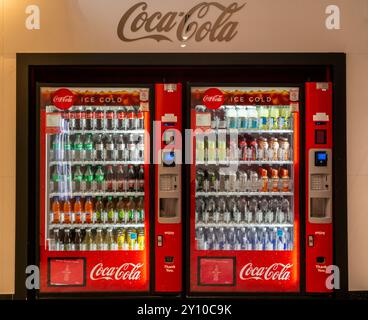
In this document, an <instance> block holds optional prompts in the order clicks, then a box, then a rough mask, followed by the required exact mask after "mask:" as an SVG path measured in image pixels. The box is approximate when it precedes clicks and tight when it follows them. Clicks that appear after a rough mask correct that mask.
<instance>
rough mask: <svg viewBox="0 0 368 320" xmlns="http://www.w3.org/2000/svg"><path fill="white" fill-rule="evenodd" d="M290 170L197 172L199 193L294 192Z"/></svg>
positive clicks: (258, 168)
mask: <svg viewBox="0 0 368 320" xmlns="http://www.w3.org/2000/svg"><path fill="white" fill-rule="evenodd" d="M291 182H292V181H291V179H290V177H289V170H288V169H286V168H283V167H270V166H268V165H265V166H259V167H254V166H253V169H251V170H248V171H245V170H238V171H235V170H232V169H231V168H218V169H213V170H211V169H209V170H202V169H197V170H196V191H197V192H256V191H257V192H258V191H259V192H289V191H290V190H292V186H291Z"/></svg>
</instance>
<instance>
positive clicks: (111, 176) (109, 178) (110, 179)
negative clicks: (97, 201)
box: [106, 165, 116, 192]
mask: <svg viewBox="0 0 368 320" xmlns="http://www.w3.org/2000/svg"><path fill="white" fill-rule="evenodd" d="M115 185H116V180H115V173H114V170H113V167H112V165H108V166H107V170H106V192H113V191H115Z"/></svg>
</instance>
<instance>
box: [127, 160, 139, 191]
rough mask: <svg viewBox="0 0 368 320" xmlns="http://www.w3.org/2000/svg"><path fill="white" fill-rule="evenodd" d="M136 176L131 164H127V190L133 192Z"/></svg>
mask: <svg viewBox="0 0 368 320" xmlns="http://www.w3.org/2000/svg"><path fill="white" fill-rule="evenodd" d="M136 183H137V181H136V176H135V171H134V167H133V165H131V164H130V165H128V190H127V191H129V192H134V191H135V190H136Z"/></svg>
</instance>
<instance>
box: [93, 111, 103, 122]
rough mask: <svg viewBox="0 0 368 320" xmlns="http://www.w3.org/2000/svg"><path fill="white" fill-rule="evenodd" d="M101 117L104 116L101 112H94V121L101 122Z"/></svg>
mask: <svg viewBox="0 0 368 320" xmlns="http://www.w3.org/2000/svg"><path fill="white" fill-rule="evenodd" d="M103 116H104V114H103V112H102V111H97V112H95V118H96V119H99V120H101V119H103Z"/></svg>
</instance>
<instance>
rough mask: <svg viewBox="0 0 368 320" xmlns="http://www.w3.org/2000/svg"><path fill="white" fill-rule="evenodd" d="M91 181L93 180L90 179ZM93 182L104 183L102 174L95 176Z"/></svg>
mask: <svg viewBox="0 0 368 320" xmlns="http://www.w3.org/2000/svg"><path fill="white" fill-rule="evenodd" d="M92 179H93V178H92ZM95 180H96V181H97V182H103V181H104V176H103V174H96V177H95Z"/></svg>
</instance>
